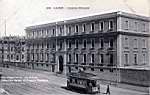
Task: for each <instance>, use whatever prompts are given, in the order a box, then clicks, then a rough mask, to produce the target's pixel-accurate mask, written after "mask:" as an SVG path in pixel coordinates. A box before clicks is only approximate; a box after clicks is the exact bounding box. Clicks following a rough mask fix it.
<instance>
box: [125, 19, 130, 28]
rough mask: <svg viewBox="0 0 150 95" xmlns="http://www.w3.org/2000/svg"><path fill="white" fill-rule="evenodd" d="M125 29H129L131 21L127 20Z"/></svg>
mask: <svg viewBox="0 0 150 95" xmlns="http://www.w3.org/2000/svg"><path fill="white" fill-rule="evenodd" d="M125 29H126V30H128V29H129V21H125Z"/></svg>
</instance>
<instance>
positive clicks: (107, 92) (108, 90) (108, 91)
mask: <svg viewBox="0 0 150 95" xmlns="http://www.w3.org/2000/svg"><path fill="white" fill-rule="evenodd" d="M106 94H108V95H110V89H109V85H107V90H106Z"/></svg>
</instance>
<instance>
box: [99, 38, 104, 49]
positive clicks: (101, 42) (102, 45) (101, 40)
mask: <svg viewBox="0 0 150 95" xmlns="http://www.w3.org/2000/svg"><path fill="white" fill-rule="evenodd" d="M100 48H104V40H103V39H100Z"/></svg>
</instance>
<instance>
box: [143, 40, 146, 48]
mask: <svg viewBox="0 0 150 95" xmlns="http://www.w3.org/2000/svg"><path fill="white" fill-rule="evenodd" d="M142 48H143V49H145V48H146V40H145V39H142Z"/></svg>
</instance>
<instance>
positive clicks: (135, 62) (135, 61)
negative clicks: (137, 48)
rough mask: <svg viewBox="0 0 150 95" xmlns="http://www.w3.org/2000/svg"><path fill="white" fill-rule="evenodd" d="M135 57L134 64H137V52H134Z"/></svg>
mask: <svg viewBox="0 0 150 95" xmlns="http://www.w3.org/2000/svg"><path fill="white" fill-rule="evenodd" d="M133 58H134V59H133V60H134V64H135V65H136V64H137V62H138V58H137V54H134V57H133Z"/></svg>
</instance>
